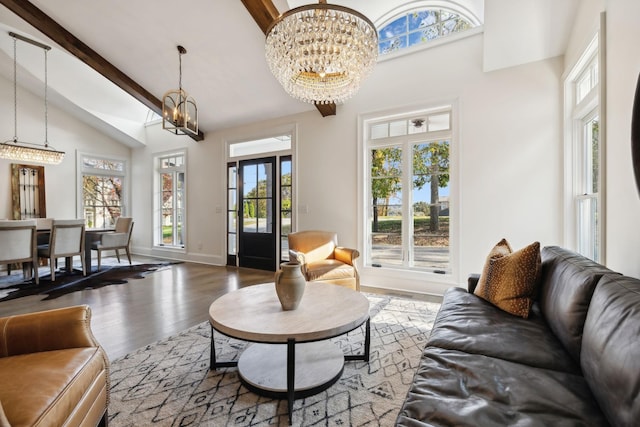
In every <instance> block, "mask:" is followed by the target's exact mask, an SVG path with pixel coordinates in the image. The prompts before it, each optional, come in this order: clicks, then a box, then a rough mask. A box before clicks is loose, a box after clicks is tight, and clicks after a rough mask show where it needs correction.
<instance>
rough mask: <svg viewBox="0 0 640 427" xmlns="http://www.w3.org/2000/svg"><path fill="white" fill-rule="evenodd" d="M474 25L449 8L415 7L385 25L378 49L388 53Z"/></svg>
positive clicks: (379, 35) (379, 33)
mask: <svg viewBox="0 0 640 427" xmlns="http://www.w3.org/2000/svg"><path fill="white" fill-rule="evenodd" d="M473 27H475V24H474V23H473V21H472V20H471V19H470V18H468V17H465V16H463V15H462V14H460V13H455V12H453V11H450V10H446V9H433V8H420V9H414V10H411V11H409V12H404V13H402V14H400V15H397V16H395V17H394V18H391V19H390V20H389V21H387V22H386V23H385V24H383V26H382V27H381V28H380V30H379V31H378V52H379V53H380V54H381V55H384V54H387V53H391V52H395V51H398V50H400V49H405V48H407V47H411V46H416V45H419V44H422V43H426V42H430V41H432V40H435V39H439V38H442V37H445V36H448V35H450V34H454V33H459V32H462V31H465V30H468V29H471V28H473Z"/></svg>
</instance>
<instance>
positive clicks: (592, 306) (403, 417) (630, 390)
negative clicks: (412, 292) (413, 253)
mask: <svg viewBox="0 0 640 427" xmlns="http://www.w3.org/2000/svg"><path fill="white" fill-rule="evenodd" d="M541 255H542V270H541V275H540V280H541V281H540V282H539V288H538V289H539V295H538V298H537V301H536V302H535V303H534V305H533V308H532V311H531V314H530V316H529V318H528V319H523V318H520V317H516V316H513V315H511V314H508V313H506V312H503V311H501V310H500V309H498V308H496V307H495V306H493V305H491V304H490V303H488V302H486V301H485V300H483V299H481V298H479V297H477V296H476V295H474V294H473V289H474V287H475V285H476V284H477V278H478V276H477V275H476V276H473V277H470V280H469V289H468V290H464V289H461V288H451V289H449V290H448V291H447V292H446V293H445V295H444V300H443V303H442V307H441V309H440V311H439V313H438V315H437V317H436V320H435V324H434V327H433V330H432V331H431V335H430V337H429V340H428V342H427V345H426V347H425V349H424V352H423V355H422V358H421V360H420V365H419V367H418V370H417V372H416V374H415V377H414V380H413V383H412V385H411V387H410V389H409V392H408V394H407V396H406V399H405V401H404V403H403V406H402V408H401V410H400V413H399V415H398V418H397V422H396V425H398V426H516V425H517V426H552V425H553V426H609V425H611V426H620V427H622V426H637V425H638V422H639V420H640V397H639V396H638V391H639V390H640V280H637V279H634V278H630V277H626V276H623V275H621V274H618V273H614V272H613V271H611V270H609V269H607V268H605V267H604V266H602V265H600V264H597V263H595V262H593V261H591V260H589V259H587V258H584V257H582V256H581V255H578V254H576V253H574V252H571V251H568V250H566V249H563V248H559V247H545V248H543V249H542V251H541Z"/></svg>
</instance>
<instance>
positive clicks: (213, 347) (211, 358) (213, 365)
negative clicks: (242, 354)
mask: <svg viewBox="0 0 640 427" xmlns="http://www.w3.org/2000/svg"><path fill="white" fill-rule="evenodd" d="M213 331H214V329H213V326H211V353H210V355H209V370H210V371H213V370H215V369H216V368H233V367H234V366H238V361H237V360H232V361H229V362H218V361H217V360H216V343H215V340H214V339H213Z"/></svg>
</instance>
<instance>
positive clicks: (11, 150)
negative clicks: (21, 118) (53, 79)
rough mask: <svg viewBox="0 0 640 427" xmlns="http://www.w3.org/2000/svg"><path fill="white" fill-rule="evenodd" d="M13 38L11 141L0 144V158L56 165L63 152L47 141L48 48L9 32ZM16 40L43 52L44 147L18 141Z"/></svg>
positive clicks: (62, 156)
mask: <svg viewBox="0 0 640 427" xmlns="http://www.w3.org/2000/svg"><path fill="white" fill-rule="evenodd" d="M9 35H10V36H11V37H12V38H13V107H14V119H13V126H14V127H13V130H14V133H13V139H12V140H9V141H5V142H2V143H0V158H4V159H9V160H16V161H19V162H25V163H45V164H51V165H57V164H60V162H62V159H63V158H64V152H63V151H57V150H56V149H54V148H53V147H51V146H50V145H49V140H48V117H49V110H48V98H47V87H48V81H47V78H48V76H47V52H48V51H49V50H50V49H51V47H50V46H47V45H45V44H42V43H39V42H37V41H34V40H31V39H28V38H26V37H23V36H21V35H19V34H16V33H13V32H9ZM17 40H21V41H23V42H27V43H30V44H32V45H34V46H37V47H39V48H41V49H42V50H43V51H44V145H41V144H35V143H31V142H24V141H20V140H19V139H18V83H17V82H18V66H17Z"/></svg>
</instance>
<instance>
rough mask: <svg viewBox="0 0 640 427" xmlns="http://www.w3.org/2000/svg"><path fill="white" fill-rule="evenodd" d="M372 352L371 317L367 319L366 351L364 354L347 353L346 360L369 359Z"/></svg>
mask: <svg viewBox="0 0 640 427" xmlns="http://www.w3.org/2000/svg"><path fill="white" fill-rule="evenodd" d="M370 353H371V319H370V318H369V319H367V322H366V323H365V329H364V352H363V354H345V355H344V360H348V361H353V360H364V361H365V362H368V361H369V355H370Z"/></svg>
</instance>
